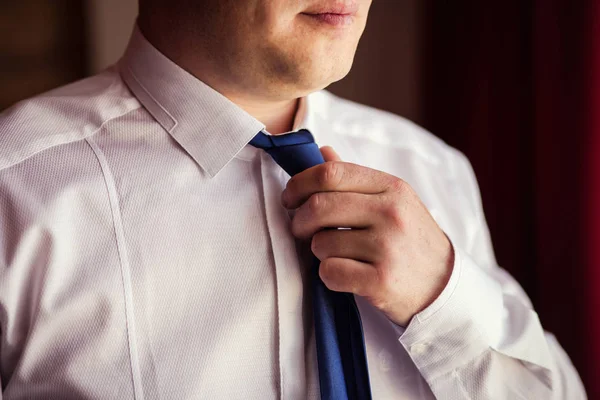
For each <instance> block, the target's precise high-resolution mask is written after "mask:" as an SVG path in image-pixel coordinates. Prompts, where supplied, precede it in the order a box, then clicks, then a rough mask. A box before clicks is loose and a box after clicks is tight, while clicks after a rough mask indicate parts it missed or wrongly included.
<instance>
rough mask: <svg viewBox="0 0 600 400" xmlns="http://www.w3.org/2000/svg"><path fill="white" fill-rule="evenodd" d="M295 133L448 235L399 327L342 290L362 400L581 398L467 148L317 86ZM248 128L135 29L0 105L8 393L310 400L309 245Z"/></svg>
mask: <svg viewBox="0 0 600 400" xmlns="http://www.w3.org/2000/svg"><path fill="white" fill-rule="evenodd" d="M300 111H301V112H300V113H299V114H298V118H297V119H296V124H295V129H299V128H302V127H304V128H307V129H309V130H310V131H311V132H312V133H313V135H314V137H315V139H316V141H317V143H318V144H319V145H320V146H323V145H331V146H333V148H334V149H335V150H336V151H337V152H338V153H339V154H340V156H341V157H342V159H343V160H344V161H348V162H353V163H356V164H361V165H364V166H367V167H370V168H374V169H378V170H381V171H385V172H387V173H390V174H393V175H395V176H398V177H400V178H402V179H404V180H405V181H407V182H408V183H409V184H410V185H411V186H412V187H413V188H414V189H415V190H416V192H417V193H418V194H419V196H420V197H421V199H422V200H423V202H424V203H425V205H426V206H427V207H428V209H429V210H430V212H431V214H432V215H433V217H434V218H435V219H436V221H437V222H438V224H439V225H440V226H441V228H442V229H443V230H444V231H445V232H446V233H447V235H448V236H449V238H450V239H451V241H452V242H453V245H454V247H455V253H456V257H455V258H456V260H455V264H454V269H453V273H452V276H451V278H450V281H449V283H448V285H447V286H446V288H445V289H444V291H443V292H442V294H441V295H440V296H439V298H437V300H435V302H434V303H433V304H431V305H430V306H429V307H428V308H426V309H425V310H424V311H422V312H421V313H419V314H417V315H416V316H415V317H414V318H413V319H412V321H411V323H410V324H409V325H408V327H407V328H406V330H404V329H402V328H400V327H398V326H396V325H395V324H393V323H392V322H391V321H389V320H388V319H387V318H386V317H385V316H384V315H383V314H382V313H381V312H379V311H378V310H376V309H375V308H374V307H372V306H370V305H369V304H368V303H367V302H366V301H365V300H364V299H361V298H359V297H357V302H358V305H359V309H360V313H361V316H362V320H363V326H364V331H365V340H366V348H367V359H368V365H369V373H370V377H371V385H372V393H373V398H374V399H432V398H434V396H435V397H437V398H440V399H492V398H493V399H541V400H545V399H569V400H576V399H582V398H585V393H584V390H583V387H582V384H581V382H580V379H579V377H578V375H577V372H576V371H575V369H574V368H573V366H572V364H571V362H570V360H569V358H568V357H567V355H566V354H565V353H564V351H563V350H562V349H561V347H560V346H559V344H558V343H557V341H556V340H555V338H554V336H552V335H551V334H550V333H548V332H545V331H544V330H543V328H542V326H541V325H540V322H539V320H538V316H537V314H536V313H535V311H534V310H533V309H532V306H531V303H530V301H529V300H528V298H527V296H526V295H525V293H524V292H523V290H522V289H521V288H520V287H519V285H518V284H517V283H516V282H515V280H514V279H513V278H512V277H511V276H509V275H508V274H507V273H506V272H505V271H504V270H502V269H500V268H499V267H498V266H497V264H496V261H495V259H494V254H493V250H492V245H491V242H490V237H489V233H488V228H487V226H486V222H485V219H484V215H483V210H482V206H481V201H480V194H479V190H478V187H477V183H476V180H475V176H474V174H473V171H472V169H471V166H470V164H469V162H468V161H467V159H466V158H465V157H464V155H463V154H462V153H460V152H459V151H457V150H455V149H453V148H451V147H449V146H448V145H446V144H445V143H444V142H442V141H441V140H440V139H438V138H436V137H434V136H433V135H431V134H430V133H428V132H426V131H425V130H423V129H421V128H420V127H418V126H416V125H414V124H413V123H411V122H409V121H407V120H405V119H403V118H401V117H398V116H396V115H393V114H390V113H387V112H384V111H380V110H376V109H373V108H370V107H366V106H363V105H360V104H357V103H354V102H351V101H347V100H344V99H341V98H338V97H336V96H334V95H333V94H331V93H329V92H327V91H319V92H316V93H313V94H311V95H309V96H307V97H306V98H303V99H302V109H301V110H300ZM262 129H264V125H263V124H262V123H261V122H259V121H257V120H256V119H255V118H253V117H252V116H250V115H249V114H247V113H246V112H244V111H243V110H242V109H240V108H239V107H237V106H236V105H235V104H233V103H232V102H230V101H229V100H228V99H227V98H225V97H224V96H222V95H221V94H219V93H218V92H216V91H215V90H213V89H211V88H210V87H208V86H207V85H205V84H204V83H202V82H201V81H199V80H198V79H196V78H194V77H193V76H192V75H190V74H188V73H187V72H186V71H184V70H183V69H181V68H180V67H178V66H177V65H176V64H174V63H173V62H171V61H170V60H169V59H167V58H166V57H165V56H163V55H162V54H161V53H160V52H159V51H158V50H156V49H155V48H154V47H153V46H152V45H150V43H148V42H147V41H146V40H145V39H144V37H143V36H142V35H141V33H140V32H139V31H138V30H137V28H136V29H135V30H134V32H133V35H132V38H131V41H130V43H129V47H128V49H127V51H126V54H125V55H124V57H123V58H122V59H121V60H120V61H119V63H118V64H117V65H116V66H113V67H111V68H109V69H107V70H106V71H104V72H102V73H100V74H99V75H96V76H93V77H90V78H87V79H84V80H81V81H79V82H76V83H73V84H70V85H68V86H65V87H62V88H59V89H56V90H53V91H51V92H48V93H45V94H42V95H40V96H37V97H35V98H32V99H29V100H25V101H22V102H20V103H17V104H16V105H15V106H13V107H12V108H10V109H9V110H7V111H6V112H4V113H3V114H1V115H0V379H1V384H2V394H0V398H3V399H4V400H13V399H137V400H144V399H145V400H154V399H261V400H262V399H267V400H268V399H292V400H295V399H298V400H300V399H302V400H303V399H317V398H319V384H318V375H317V365H316V353H315V344H314V333H313V325H312V314H311V307H310V292H309V290H308V288H309V287H310V286H309V285H308V282H307V279H308V278H309V276H310V274H308V273H307V270H308V268H310V266H311V263H310V249H307V248H305V247H304V246H303V245H300V244H299V243H298V242H296V241H295V239H294V237H293V236H292V234H291V229H290V222H291V217H292V214H293V213H292V212H288V211H287V210H286V209H285V208H284V207H283V206H282V205H281V203H280V196H281V192H282V191H283V189H284V188H285V185H286V182H287V180H288V179H289V176H288V175H287V174H286V173H285V172H284V171H283V170H282V169H281V168H280V167H279V166H278V165H277V164H276V163H275V162H274V161H273V160H272V159H271V157H270V156H269V155H268V154H267V153H266V152H264V151H263V150H260V149H257V148H254V147H252V146H250V145H248V142H249V141H250V140H251V139H252V137H254V135H256V133H258V132H259V131H260V130H262Z"/></svg>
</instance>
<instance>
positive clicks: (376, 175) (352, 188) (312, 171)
mask: <svg viewBox="0 0 600 400" xmlns="http://www.w3.org/2000/svg"><path fill="white" fill-rule="evenodd" d="M397 179H398V178H396V177H395V176H393V175H390V174H388V173H385V172H383V171H379V170H376V169H372V168H368V167H365V166H362V165H358V164H354V163H349V162H344V161H326V162H324V163H322V164H319V165H315V166H314V167H311V168H308V169H306V170H304V171H302V172H300V173H298V174H296V175H294V176H293V177H292V178H290V180H289V181H288V183H287V185H286V188H285V190H284V191H283V193H282V195H281V196H282V197H281V199H282V203H283V205H284V206H285V207H286V208H290V209H293V208H297V207H300V205H302V203H304V202H305V201H306V200H307V199H308V198H309V197H310V196H312V195H313V194H314V193H317V192H357V193H363V194H378V193H383V192H385V191H386V190H387V189H388V188H389V187H390V185H391V184H392V182H393V181H394V180H397Z"/></svg>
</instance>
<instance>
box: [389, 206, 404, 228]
mask: <svg viewBox="0 0 600 400" xmlns="http://www.w3.org/2000/svg"><path fill="white" fill-rule="evenodd" d="M384 213H385V217H386V219H387V220H388V221H389V222H391V223H392V224H393V225H395V226H402V225H403V219H404V207H403V203H402V202H400V201H397V200H396V201H391V202H390V203H389V204H388V206H387V207H385V209H384Z"/></svg>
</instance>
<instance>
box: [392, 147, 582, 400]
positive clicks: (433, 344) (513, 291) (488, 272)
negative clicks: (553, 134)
mask: <svg viewBox="0 0 600 400" xmlns="http://www.w3.org/2000/svg"><path fill="white" fill-rule="evenodd" d="M457 172H458V174H457V175H458V176H457V179H459V184H461V187H464V188H465V189H466V190H467V191H468V192H469V193H468V197H469V198H470V202H471V203H472V205H473V207H475V209H476V210H477V215H478V221H477V223H476V224H474V226H473V229H472V231H471V233H470V234H469V240H468V241H467V242H468V246H467V248H459V247H457V246H454V251H455V260H454V269H453V271H452V274H451V277H450V280H449V281H448V284H447V285H446V287H445V288H444V290H443V291H442V293H441V294H440V296H438V298H437V299H436V300H435V301H434V302H433V303H432V304H431V305H429V307H427V308H426V309H424V310H423V311H421V312H420V313H418V314H417V315H415V316H414V317H413V319H412V320H411V321H410V323H409V324H408V326H407V327H406V329H405V330H404V331H403V332H401V334H400V337H399V341H400V343H401V344H402V346H403V347H404V348H405V349H406V351H407V353H408V354H409V355H410V357H411V358H412V360H413V362H414V363H415V365H416V366H417V368H418V369H419V371H420V373H421V375H422V376H423V377H424V379H425V380H426V381H427V383H428V384H429V386H430V387H431V389H432V391H433V393H434V394H435V396H436V397H437V398H439V399H453V400H454V399H474V398H475V399H569V400H575V399H585V398H586V394H585V390H584V388H583V384H582V383H581V380H580V378H579V376H578V374H577V371H576V370H575V368H574V367H573V365H572V363H571V361H570V360H569V357H568V356H567V355H566V353H565V352H564V350H563V349H562V348H561V346H560V345H559V343H558V342H557V341H556V339H555V337H554V336H553V335H552V334H551V333H548V332H546V331H544V329H543V328H542V326H541V324H540V321H539V318H538V315H537V313H536V312H535V311H534V310H533V308H532V305H531V302H530V300H529V298H528V297H527V295H526V294H525V292H524V291H523V289H522V288H521V287H520V286H519V284H518V283H517V282H516V281H515V279H514V278H513V277H512V276H510V275H509V274H508V273H507V272H506V271H505V270H504V269H502V268H500V267H499V266H498V265H497V264H496V261H495V257H494V253H493V250H492V245H491V240H490V235H489V231H488V227H487V224H486V221H485V218H484V215H483V210H482V206H481V198H480V194H479V188H478V186H477V181H476V179H475V174H474V173H473V170H472V168H471V165H470V163H469V162H468V160H467V159H466V157H465V156H464V155H462V153H459V166H458V169H457ZM475 225H476V226H475ZM450 239H452V238H450Z"/></svg>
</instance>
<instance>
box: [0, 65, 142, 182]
mask: <svg viewBox="0 0 600 400" xmlns="http://www.w3.org/2000/svg"><path fill="white" fill-rule="evenodd" d="M139 107H140V105H139V103H138V101H137V100H136V99H135V97H134V96H133V95H131V93H130V92H129V90H128V89H127V87H126V86H125V84H124V83H123V81H122V80H121V77H120V75H119V73H118V71H117V69H116V67H114V66H113V67H111V68H109V69H107V70H105V71H103V72H102V73H100V74H98V75H95V76H92V77H89V78H85V79H82V80H79V81H77V82H73V83H71V84H68V85H66V86H62V87H59V88H57V89H54V90H51V91H49V92H46V93H43V94H40V95H38V96H35V97H32V98H29V99H26V100H23V101H20V102H18V103H16V104H14V105H13V106H12V107H10V108H8V109H7V110H5V111H4V112H2V113H0V143H2V146H0V171H2V170H3V169H6V168H9V167H11V166H13V165H16V164H19V163H21V162H22V161H24V160H26V159H28V158H30V157H32V156H33V155H35V154H38V153H41V152H43V151H45V150H47V149H49V148H52V147H55V146H62V145H66V144H69V143H73V142H77V141H79V140H81V139H85V138H86V137H88V136H90V135H93V134H94V133H95V132H97V131H98V130H99V128H100V127H101V126H102V125H103V124H105V123H106V122H107V121H110V120H112V119H114V118H118V117H119V116H122V115H124V114H127V113H128V112H130V111H132V110H135V109H137V108H139Z"/></svg>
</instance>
